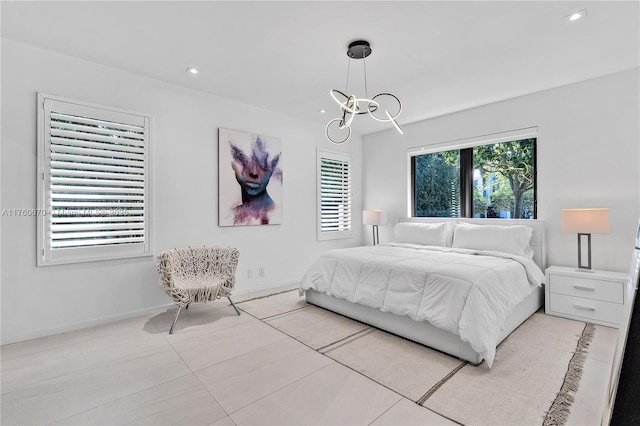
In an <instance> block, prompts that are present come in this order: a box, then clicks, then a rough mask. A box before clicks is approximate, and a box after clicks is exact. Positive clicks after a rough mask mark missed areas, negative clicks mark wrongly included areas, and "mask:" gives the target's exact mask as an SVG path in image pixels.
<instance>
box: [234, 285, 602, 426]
mask: <svg viewBox="0 0 640 426" xmlns="http://www.w3.org/2000/svg"><path fill="white" fill-rule="evenodd" d="M238 307H239V308H240V309H242V310H244V311H245V312H247V313H249V314H251V315H253V316H255V317H256V318H258V319H260V320H262V321H264V322H265V323H267V324H270V325H271V326H273V327H275V328H277V329H278V330H281V331H282V332H284V333H285V334H287V335H289V336H291V337H293V338H295V339H296V340H298V341H300V342H302V343H304V344H306V345H307V346H309V347H311V348H313V349H315V350H316V351H318V352H320V353H323V354H324V355H326V356H328V357H330V358H332V359H334V360H335V361H337V362H339V363H341V364H343V365H345V366H347V367H349V368H351V369H353V370H355V371H357V372H359V373H361V374H363V375H364V376H366V377H368V378H370V379H372V380H374V381H376V382H378V383H380V384H381V385H383V386H386V387H387V388H389V389H392V390H394V391H395V392H397V393H399V394H401V395H403V396H405V397H406V398H408V399H410V400H412V401H414V402H415V403H416V404H420V405H422V406H424V407H426V408H428V409H430V410H432V411H434V412H436V413H438V414H440V415H441V416H444V417H447V418H449V419H451V420H454V421H456V422H458V423H460V424H463V425H542V424H545V425H562V424H564V422H565V421H566V417H567V414H568V412H569V407H570V405H571V402H572V401H573V395H574V394H575V392H576V390H577V386H578V383H579V381H580V372H581V367H582V363H583V362H584V357H585V356H586V352H587V348H588V345H589V341H590V339H591V338H592V337H593V333H594V330H595V328H594V327H593V325H591V324H585V323H583V322H579V321H571V320H566V319H563V318H558V317H554V316H548V315H545V314H544V313H542V312H537V313H535V314H534V315H533V316H531V318H529V319H528V320H527V321H526V322H524V323H523V324H522V325H521V326H520V327H518V328H517V329H516V330H515V331H514V332H513V333H512V334H511V335H510V336H509V337H508V338H507V339H505V340H504V341H503V342H502V343H501V344H500V345H499V346H498V348H497V352H496V358H495V361H494V364H493V367H492V368H491V369H489V368H488V367H487V365H486V363H482V364H480V365H479V366H473V365H470V364H468V363H467V362H466V361H461V360H459V359H457V358H455V357H452V356H450V355H447V354H444V353H442V352H439V351H437V350H433V349H430V348H428V347H425V346H422V345H420V344H417V343H414V342H411V341H409V340H406V339H404V338H401V337H398V336H395V335H393V334H390V333H387V332H385V331H382V330H379V329H377V328H374V327H371V326H369V325H367V324H363V323H361V322H358V321H354V320H351V319H349V318H346V317H343V316H341V315H338V314H335V313H333V312H330V311H327V310H325V309H322V308H319V307H316V306H313V305H310V304H307V303H306V302H305V300H304V298H300V297H299V296H298V292H297V290H292V291H285V292H281V293H278V294H274V295H271V296H268V297H262V298H259V299H253V300H248V301H244V302H241V303H238Z"/></svg>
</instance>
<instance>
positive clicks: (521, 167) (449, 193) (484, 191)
mask: <svg viewBox="0 0 640 426" xmlns="http://www.w3.org/2000/svg"><path fill="white" fill-rule="evenodd" d="M410 155H411V154H410ZM535 164H536V138H526V139H518V140H510V141H509V140H507V141H504V142H499V143H490V144H481V145H475V146H470V147H464V148H461V149H454V150H448V151H435V152H431V153H427V154H420V153H419V152H416V153H415V154H413V155H411V176H412V178H411V182H412V190H411V193H412V203H411V204H412V210H413V216H435V217H480V218H504V219H515V218H517V219H533V218H535V217H536V168H535Z"/></svg>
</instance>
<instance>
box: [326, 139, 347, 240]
mask: <svg viewBox="0 0 640 426" xmlns="http://www.w3.org/2000/svg"><path fill="white" fill-rule="evenodd" d="M351 165H352V160H351V156H350V155H347V154H341V153H332V152H328V151H322V150H318V182H319V190H318V194H319V200H318V203H319V206H318V211H319V215H318V216H319V217H318V224H319V225H318V239H319V240H325V239H334V238H347V237H351V236H352V235H353V229H352V223H351V199H352V194H351Z"/></svg>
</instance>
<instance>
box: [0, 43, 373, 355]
mask: <svg viewBox="0 0 640 426" xmlns="http://www.w3.org/2000/svg"><path fill="white" fill-rule="evenodd" d="M185 77H190V76H188V75H185ZM37 92H44V93H48V94H53V95H59V96H64V97H70V98H74V99H79V100H84V101H88V102H92V103H98V104H103V105H108V106H113V107H118V108H123V109H128V110H134V111H140V112H145V113H150V114H151V115H152V116H153V119H154V123H153V128H152V131H153V140H152V146H151V150H152V176H151V190H152V197H153V198H152V205H153V208H152V211H151V214H152V216H151V217H152V227H153V230H154V253H155V254H157V253H158V252H159V251H161V250H163V249H165V248H173V247H181V246H187V245H192V246H194V245H203V244H209V245H214V244H217V245H232V246H235V247H238V248H239V250H240V263H239V267H238V274H237V277H238V281H237V287H236V293H237V294H240V293H246V292H252V291H256V290H262V289H266V288H273V287H278V286H282V285H285V284H289V283H294V282H296V281H297V280H299V279H300V278H301V276H302V274H303V273H304V271H305V270H306V268H307V267H308V266H309V265H310V264H311V263H312V262H313V260H314V259H315V258H316V257H317V255H318V254H319V253H321V252H322V251H325V250H328V249H331V248H338V247H346V246H352V245H356V244H359V243H360V241H361V240H362V235H361V225H360V223H359V222H360V221H359V220H355V221H354V225H355V233H354V237H353V238H351V239H344V240H333V241H324V242H317V241H316V186H315V185H316V184H315V182H316V172H315V167H316V166H315V164H316V148H318V147H321V148H325V149H330V150H335V149H336V148H334V146H333V145H331V144H330V143H329V142H328V141H327V140H326V139H325V138H324V129H323V127H322V126H318V125H314V124H311V123H307V122H303V121H300V120H296V119H293V118H291V117H287V116H283V115H280V114H276V113H273V112H270V111H267V110H263V109H258V108H255V107H251V106H248V105H244V104H240V103H236V102H232V101H228V100H225V99H221V98H218V97H215V96H211V95H208V94H204V93H201V92H197V91H193V90H189V89H186V88H183V87H179V86H175V85H170V84H166V83H163V82H160V81H157V80H153V79H150V78H146V77H142V76H139V75H135V74H131V73H128V72H123V71H120V70H116V69H113V68H108V67H104V66H102V65H99V64H95V63H91V62H87V61H83V60H78V59H75V58H71V57H68V56H64V55H60V54H57V53H54V52H51V51H46V50H42V49H38V48H34V47H31V46H28V45H24V44H20V43H16V42H13V41H10V40H6V39H3V40H2V124H3V127H2V163H1V165H2V167H1V173H2V178H1V182H2V188H1V189H2V194H1V195H2V196H1V207H2V208H3V209H18V208H35V207H36V93H37ZM219 127H226V128H231V129H237V130H243V131H247V132H252V133H258V134H264V135H269V136H274V137H279V138H280V139H281V140H282V144H283V155H282V168H283V171H284V213H283V214H284V217H283V224H282V225H270V226H258V227H256V226H253V227H233V228H220V227H218V225H217V224H218V193H217V192H218V190H217V188H218V136H217V135H218V128H219ZM360 148H361V140H360V139H359V138H357V137H355V138H353V139H352V140H351V141H350V142H349V143H348V144H345V146H344V147H341V148H339V149H340V150H342V151H349V152H353V154H354V163H355V164H354V172H355V181H354V189H355V191H354V196H355V200H354V212H359V211H360V210H361V207H362V205H361V199H360V194H361V191H360V187H361V181H360V175H361V163H360V158H361V152H360ZM356 218H357V215H356ZM2 254H3V257H2V267H1V271H2V276H1V278H2V317H1V318H2V343H8V342H13V341H18V340H24V339H26V338H31V337H37V336H41V335H47V334H51V333H54V332H59V331H64V330H71V329H74V328H80V327H84V326H88V325H93V324H96V323H100V322H105V321H108V320H114V319H118V318H125V317H128V316H132V315H135V314H137V313H144V312H152V311H154V310H155V309H157V308H158V307H161V306H166V305H167V304H169V303H170V299H168V297H167V296H166V295H165V294H164V293H163V292H162V290H161V289H160V288H159V287H158V285H157V283H156V280H157V276H156V271H155V260H154V258H144V259H131V260H117V261H103V262H91V263H83V264H75V265H61V266H47V267H39V268H38V267H36V222H35V219H34V218H33V217H15V216H9V217H7V216H5V217H2ZM259 267H264V268H265V271H266V276H265V277H264V278H260V277H258V273H257V272H258V271H257V269H258V268H259ZM249 268H253V270H254V274H253V275H254V278H252V279H249V278H247V269H249Z"/></svg>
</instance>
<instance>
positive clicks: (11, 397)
mask: <svg viewBox="0 0 640 426" xmlns="http://www.w3.org/2000/svg"><path fill="white" fill-rule="evenodd" d="M240 307H241V305H240ZM173 315H174V311H169V312H163V313H158V314H155V315H147V316H142V317H137V318H132V319H129V320H125V321H119V322H117V323H113V324H107V325H102V326H99V327H93V328H90V329H85V330H80V331H75V332H69V333H64V334H59V335H55V336H50V337H45V338H40V339H34V340H30V341H26V342H20V343H15V344H11V345H5V346H3V347H2V365H1V367H2V395H1V403H2V404H1V405H2V406H1V415H2V417H1V418H0V420H1V422H2V424H3V425H12V424H28V425H41V424H66V425H91V424H100V425H106V424H108V425H115V424H145V425H161V424H164V425H183V424H184V425H186V424H189V425H196V424H197V425H234V424H235V425H257V424H268V425H279V424H296V425H297V424H340V425H348V424H353V425H370V424H371V425H453V424H456V423H454V422H451V421H450V420H448V419H446V418H444V417H441V416H439V415H438V414H436V413H434V412H432V411H429V410H428V409H426V408H422V407H420V406H418V405H416V404H415V403H413V402H411V401H410V400H408V399H406V398H404V397H402V396H400V395H399V394H397V393H395V392H393V391H391V390H389V389H387V388H386V387H384V386H381V385H379V384H377V383H375V382H373V381H371V380H370V379H368V378H366V377H364V376H362V375H360V374H358V373H356V372H354V371H352V370H351V369H349V368H346V367H344V366H342V365H341V364H339V363H337V362H335V361H333V360H331V359H329V358H327V357H325V356H324V355H322V354H319V353H318V352H316V351H314V350H312V349H311V348H309V347H307V346H305V345H303V344H301V343H299V342H297V341H296V340H294V339H292V338H290V337H288V336H287V335H285V334H283V333H281V332H280V331H278V330H276V329H274V328H272V327H271V326H269V325H267V324H265V323H263V322H261V321H260V320H258V319H257V318H255V317H254V316H252V315H249V314H248V313H244V314H243V315H241V316H237V315H236V314H235V312H234V311H233V309H232V308H231V307H230V306H228V305H227V304H226V303H223V302H217V303H214V304H206V305H205V304H202V305H194V306H192V307H190V308H189V309H188V310H186V311H185V310H183V312H182V313H181V314H180V320H179V321H178V325H177V327H176V333H175V334H173V335H169V334H168V330H169V327H170V325H171V322H172V321H173ZM615 338H616V330H614V329H610V328H607V327H598V329H597V331H596V337H595V338H594V341H593V343H592V345H591V349H590V355H589V358H588V360H587V363H586V365H585V368H584V376H583V380H582V383H581V386H580V390H579V393H578V395H577V398H576V402H575V403H574V406H573V407H572V410H571V411H572V413H571V416H570V418H569V424H573V425H589V424H599V416H600V414H599V413H600V410H601V409H602V402H603V401H604V394H605V391H606V380H607V378H608V374H609V369H610V363H611V359H612V357H613V346H614V343H615Z"/></svg>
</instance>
